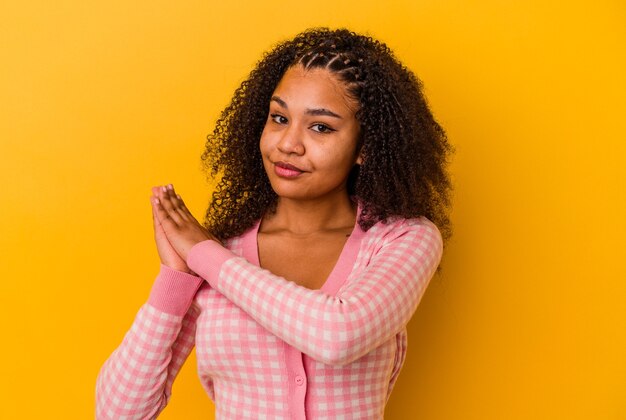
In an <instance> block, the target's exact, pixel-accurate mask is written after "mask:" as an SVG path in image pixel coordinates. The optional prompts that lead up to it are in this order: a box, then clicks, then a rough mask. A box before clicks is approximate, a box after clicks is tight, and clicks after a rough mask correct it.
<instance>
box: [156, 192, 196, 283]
mask: <svg viewBox="0 0 626 420" xmlns="http://www.w3.org/2000/svg"><path fill="white" fill-rule="evenodd" d="M160 188H161V187H152V196H151V197H150V198H151V202H152V201H153V199H154V198H156V197H158V196H159V191H158V190H159V189H160ZM152 221H153V223H154V242H156V246H157V252H158V253H159V258H160V260H161V264H163V265H166V266H168V267H170V268H171V269H173V270H177V271H183V272H185V273H191V270H190V269H189V267H188V266H187V263H186V262H185V260H183V259H182V258H181V257H180V255H178V253H177V252H176V250H175V249H174V248H173V247H172V244H170V241H169V240H168V239H167V236H166V235H165V232H164V231H163V226H162V225H161V222H160V221H159V219H158V218H157V214H156V206H155V205H154V203H153V204H152Z"/></svg>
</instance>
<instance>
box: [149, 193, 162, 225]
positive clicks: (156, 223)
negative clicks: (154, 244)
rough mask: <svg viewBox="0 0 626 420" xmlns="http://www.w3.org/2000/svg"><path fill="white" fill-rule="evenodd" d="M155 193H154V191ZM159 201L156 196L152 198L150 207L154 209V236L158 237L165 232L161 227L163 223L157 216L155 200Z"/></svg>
mask: <svg viewBox="0 0 626 420" xmlns="http://www.w3.org/2000/svg"><path fill="white" fill-rule="evenodd" d="M153 192H154V191H153ZM155 199H157V198H156V196H155V195H152V196H150V204H152V205H151V206H150V207H151V209H152V222H153V223H154V234H155V235H157V234H158V233H159V232H162V231H163V226H161V222H160V221H159V218H158V217H157V214H156V206H155V203H154V202H153V200H155Z"/></svg>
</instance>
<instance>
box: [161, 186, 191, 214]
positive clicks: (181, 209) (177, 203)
mask: <svg viewBox="0 0 626 420" xmlns="http://www.w3.org/2000/svg"><path fill="white" fill-rule="evenodd" d="M166 189H167V195H168V196H169V198H170V200H171V202H172V204H173V205H174V207H175V208H176V210H177V211H178V213H179V214H180V216H181V218H182V219H183V220H186V221H195V220H196V219H195V217H193V215H192V214H191V212H190V211H189V209H188V208H187V206H186V205H185V202H184V201H183V199H182V197H181V196H180V194H177V193H176V191H175V190H174V186H173V185H172V184H169V185H168V186H167V187H166Z"/></svg>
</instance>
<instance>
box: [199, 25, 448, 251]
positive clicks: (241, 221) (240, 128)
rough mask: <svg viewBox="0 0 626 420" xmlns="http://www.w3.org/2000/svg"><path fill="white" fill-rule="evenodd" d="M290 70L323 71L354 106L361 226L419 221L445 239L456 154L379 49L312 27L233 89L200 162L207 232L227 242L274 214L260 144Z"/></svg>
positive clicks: (411, 80)
mask: <svg viewBox="0 0 626 420" xmlns="http://www.w3.org/2000/svg"><path fill="white" fill-rule="evenodd" d="M292 66H302V67H304V68H305V69H317V68H322V69H326V70H328V71H329V72H331V73H332V74H334V75H335V76H336V77H337V78H338V80H340V81H341V82H343V83H344V84H345V86H346V91H347V93H348V95H349V96H351V97H352V98H353V99H355V100H356V101H357V102H358V104H359V108H358V110H357V112H356V119H357V121H358V122H359V126H360V134H359V136H360V138H359V147H360V148H361V156H362V164H361V165H355V167H354V168H353V170H352V171H351V173H350V175H349V178H348V192H349V194H350V195H351V196H353V197H354V198H355V199H356V200H358V201H359V202H360V204H361V209H362V211H361V214H360V215H359V220H358V223H359V225H360V226H361V228H363V229H364V230H367V229H369V228H370V227H371V226H373V225H374V224H375V223H377V222H379V221H385V220H386V219H388V218H391V217H404V218H414V217H419V216H425V217H427V218H428V219H430V220H431V221H432V222H433V223H435V224H436V225H437V227H438V228H439V230H440V232H441V234H442V236H443V238H444V239H447V238H448V237H449V236H450V235H451V228H450V220H449V217H448V210H449V207H450V192H451V188H452V185H451V181H450V177H449V175H448V172H447V163H448V157H449V155H450V154H451V153H452V146H451V145H450V144H449V143H448V141H447V137H446V135H445V132H444V130H443V129H442V127H441V126H440V125H439V124H438V123H437V122H436V121H435V119H434V117H433V115H432V113H431V112H430V109H429V108H428V104H427V102H426V99H425V97H424V95H423V93H422V84H421V82H420V81H419V80H418V79H417V78H416V76H415V75H414V74H413V72H412V71H411V70H409V69H408V68H406V67H405V66H403V65H402V64H401V63H400V62H399V61H398V60H397V59H396V58H395V56H394V54H393V52H392V51H391V50H390V49H389V47H387V46H386V45H385V44H384V43H382V42H380V41H377V40H375V39H372V38H371V37H367V36H363V35H359V34H355V33H354V32H350V31H348V30H346V29H338V30H330V29H326V28H315V29H310V30H307V31H305V32H302V33H300V34H298V35H297V36H296V37H295V38H293V39H292V40H289V41H285V42H282V43H280V44H278V45H277V46H276V47H274V48H273V49H272V50H271V51H269V52H267V53H266V54H265V55H264V56H263V58H262V59H261V60H260V61H259V62H258V63H257V65H256V67H255V68H254V69H253V70H252V72H251V73H250V75H249V77H248V78H247V79H246V80H244V81H243V82H242V83H241V85H240V86H239V88H237V90H236V91H235V93H234V96H233V98H232V100H231V103H230V104H229V105H228V106H227V107H226V108H225V109H224V110H223V111H222V113H221V116H220V118H219V119H218V120H217V123H216V126H215V129H214V131H213V133H212V134H210V135H209V136H208V137H207V142H206V148H205V151H204V153H203V154H202V160H203V162H204V163H205V166H206V168H207V169H208V171H209V174H210V176H212V177H216V176H217V177H218V178H219V180H218V182H217V185H216V188H215V190H214V192H213V196H212V200H211V203H210V204H209V207H208V209H207V211H206V215H205V226H206V227H207V228H208V229H209V230H210V231H211V232H212V233H213V234H214V235H216V236H217V237H218V238H220V239H228V238H230V237H233V236H237V235H240V234H242V233H243V232H245V231H246V230H247V229H249V228H250V227H252V226H253V225H254V224H255V222H256V221H258V219H259V218H261V217H262V216H263V215H264V214H266V213H268V212H273V211H274V210H275V209H276V204H277V199H278V197H277V195H276V193H275V192H274V191H273V189H272V187H271V185H270V182H269V179H268V177H267V175H266V173H265V170H264V168H263V159H262V156H261V152H260V149H259V140H260V138H261V133H262V132H263V128H264V126H265V123H266V120H267V115H268V107H269V103H270V100H271V97H272V94H273V92H274V90H275V88H276V86H277V85H278V83H279V82H280V80H281V78H282V76H283V75H284V74H285V72H286V71H287V69H289V68H290V67H292Z"/></svg>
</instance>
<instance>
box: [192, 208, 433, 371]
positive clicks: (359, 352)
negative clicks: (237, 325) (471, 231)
mask: <svg viewBox="0 0 626 420" xmlns="http://www.w3.org/2000/svg"><path fill="white" fill-rule="evenodd" d="M372 235H377V234H372ZM378 235H380V234H378ZM374 239H375V240H377V241H380V246H378V247H377V251H376V252H375V253H374V254H373V255H372V256H371V258H370V259H369V262H368V263H367V265H366V266H365V267H363V268H361V269H359V270H357V272H356V273H353V274H354V275H351V277H350V279H349V281H348V283H347V284H345V285H344V287H342V289H341V290H340V291H339V292H338V293H337V295H336V296H330V295H328V294H326V293H324V292H323V291H321V290H310V289H307V288H305V287H302V286H299V285H297V284H295V283H294V282H291V281H288V280H285V279H284V278H282V277H278V276H276V275H274V274H272V273H270V272H269V271H267V270H264V269H262V268H260V267H258V266H256V265H254V264H251V263H249V262H247V261H246V260H245V259H243V258H240V257H237V256H235V255H234V254H232V253H231V252H230V251H228V250H227V249H225V248H223V247H221V246H220V245H219V244H218V243H216V242H214V241H204V242H201V243H199V244H196V245H195V246H194V247H193V248H192V249H191V251H190V252H189V254H188V256H187V263H188V265H189V267H190V268H191V269H192V270H193V271H194V272H196V273H198V275H200V276H202V277H203V278H205V279H206V280H207V281H208V282H209V284H210V285H211V286H212V287H213V288H215V289H216V290H218V291H220V292H221V293H222V294H223V295H224V296H225V297H226V298H228V299H229V300H230V301H231V302H233V303H234V304H236V305H237V306H239V307H240V308H241V309H242V310H243V311H245V312H246V313H248V314H249V315H250V316H251V317H252V318H253V319H255V320H256V321H257V322H258V323H259V324H261V325H262V326H263V327H264V328H266V329H267V330H269V331H270V332H272V333H273V334H274V335H276V336H278V337H279V338H281V339H282V340H284V341H285V342H287V343H288V344H290V345H292V346H294V347H295V348H297V349H298V350H300V351H301V352H303V353H305V354H307V355H308V356H310V357H312V358H313V359H315V360H318V361H320V362H322V363H326V364H334V365H343V364H347V363H350V362H352V361H354V360H356V359H358V358H360V357H361V356H363V355H364V354H366V353H368V352H370V351H371V350H373V349H374V348H376V347H378V346H379V345H380V344H382V343H383V342H385V341H386V340H388V339H389V338H391V337H393V336H394V335H395V334H397V333H398V332H400V331H401V330H402V329H403V328H404V327H405V326H406V324H407V323H408V321H409V320H410V318H411V316H412V315H413V313H414V312H415V309H416V308H417V305H418V303H419V301H420V299H421V297H422V295H423V293H424V291H425V289H426V286H427V285H428V283H429V281H430V279H431V277H432V276H433V274H434V272H435V270H436V268H437V266H438V265H439V262H440V259H441V255H442V238H441V235H440V233H439V230H438V229H437V227H436V226H435V225H434V224H433V223H432V222H430V221H429V220H428V219H426V218H420V219H410V220H403V221H402V222H396V226H394V228H393V229H391V230H388V231H386V233H385V234H384V235H381V237H380V238H374Z"/></svg>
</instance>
